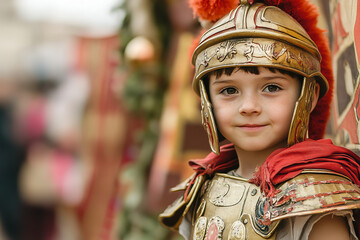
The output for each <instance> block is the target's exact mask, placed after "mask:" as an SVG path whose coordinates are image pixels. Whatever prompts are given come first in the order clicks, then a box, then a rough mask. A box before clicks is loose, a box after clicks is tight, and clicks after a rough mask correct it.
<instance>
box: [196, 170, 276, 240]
mask: <svg viewBox="0 0 360 240" xmlns="http://www.w3.org/2000/svg"><path fill="white" fill-rule="evenodd" d="M263 200H264V198H263V196H262V194H261V192H260V189H259V188H258V187H257V186H255V185H254V184H251V183H248V182H247V180H246V179H242V178H239V177H234V176H230V175H227V174H219V173H218V174H216V175H215V176H214V178H213V179H211V180H207V181H206V182H205V183H204V184H203V186H202V189H201V191H200V194H199V195H198V198H197V202H196V205H195V207H194V210H193V213H192V218H193V219H192V225H193V228H192V229H193V230H192V234H191V239H193V240H201V239H206V240H213V239H217V240H218V239H227V240H245V239H251V240H256V239H265V238H266V239H275V234H273V233H274V231H275V229H276V227H277V225H278V223H279V222H278V221H277V222H273V223H272V224H271V225H269V226H265V225H262V224H261V222H259V221H258V219H259V216H262V215H263V213H264V209H263V207H262V206H263V202H264V201H263Z"/></svg>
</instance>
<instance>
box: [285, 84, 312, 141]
mask: <svg viewBox="0 0 360 240" xmlns="http://www.w3.org/2000/svg"><path fill="white" fill-rule="evenodd" d="M315 86H316V81H315V79H314V78H312V77H310V78H308V77H304V80H303V84H302V89H301V94H300V97H299V99H298V100H297V101H296V103H295V107H294V113H293V117H292V120H291V125H290V129H289V135H288V146H289V147H290V146H292V145H294V144H295V143H299V142H302V141H304V140H305V139H306V138H307V137H308V129H309V119H310V113H311V108H312V102H313V99H314V95H315Z"/></svg>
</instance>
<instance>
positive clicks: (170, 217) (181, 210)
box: [159, 174, 205, 231]
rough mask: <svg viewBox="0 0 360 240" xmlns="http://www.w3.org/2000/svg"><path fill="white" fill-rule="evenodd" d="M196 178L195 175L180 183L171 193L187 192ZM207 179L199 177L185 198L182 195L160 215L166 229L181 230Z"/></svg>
mask: <svg viewBox="0 0 360 240" xmlns="http://www.w3.org/2000/svg"><path fill="white" fill-rule="evenodd" d="M194 177H195V174H194V175H192V176H191V177H190V178H188V179H186V180H185V181H184V182H182V183H180V184H179V185H177V186H176V187H174V188H172V189H171V191H173V192H174V191H185V190H186V189H187V187H188V185H189V184H190V182H191V181H192V180H193V178H194ZM204 181H205V178H204V176H198V177H196V179H195V181H194V183H193V185H192V186H191V189H190V190H189V193H188V195H187V197H186V199H185V198H184V194H183V195H181V196H180V197H179V198H178V199H176V200H175V201H174V202H173V203H172V204H171V205H169V206H168V207H167V208H166V209H165V210H164V212H162V213H161V214H160V215H159V221H160V223H161V224H163V225H164V226H165V227H167V228H170V229H172V230H174V231H178V230H179V225H180V223H181V221H182V219H183V217H184V216H185V215H186V213H187V212H188V211H189V208H190V207H191V205H192V204H193V202H194V200H195V197H196V195H197V193H198V191H199V189H200V188H201V186H202V184H203V183H204Z"/></svg>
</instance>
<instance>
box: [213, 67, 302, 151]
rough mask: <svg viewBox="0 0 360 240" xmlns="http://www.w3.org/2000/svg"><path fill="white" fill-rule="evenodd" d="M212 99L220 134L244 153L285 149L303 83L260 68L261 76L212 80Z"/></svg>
mask: <svg viewBox="0 0 360 240" xmlns="http://www.w3.org/2000/svg"><path fill="white" fill-rule="evenodd" d="M209 90H210V98H211V101H212V104H213V107H214V114H215V118H216V123H217V127H218V129H219V131H220V132H221V133H222V135H223V136H224V137H225V138H226V139H227V140H229V141H230V142H232V143H233V144H234V145H235V147H237V148H240V149H242V150H244V151H262V150H271V149H273V150H275V149H276V148H278V147H285V146H286V143H287V135H288V131H289V128H290V122H291V119H292V115H293V111H294V107H295V102H296V100H297V99H298V97H299V94H300V82H299V80H297V79H295V78H293V77H290V76H288V75H286V74H282V73H280V72H277V71H276V72H275V73H273V72H271V71H270V70H268V69H266V68H263V67H259V74H258V75H255V74H251V73H246V72H244V71H242V70H239V71H236V70H235V71H234V72H233V73H232V74H231V75H230V76H227V75H225V74H223V75H221V76H220V77H219V78H216V76H214V75H212V76H210V83H209Z"/></svg>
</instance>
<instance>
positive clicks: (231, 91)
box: [220, 87, 238, 95]
mask: <svg viewBox="0 0 360 240" xmlns="http://www.w3.org/2000/svg"><path fill="white" fill-rule="evenodd" d="M237 92H238V91H237V90H236V89H235V88H233V87H228V88H224V89H223V90H221V92H220V93H223V94H225V95H232V94H236V93H237Z"/></svg>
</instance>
